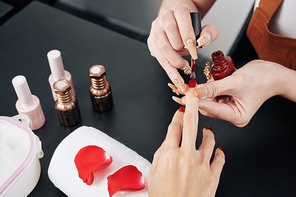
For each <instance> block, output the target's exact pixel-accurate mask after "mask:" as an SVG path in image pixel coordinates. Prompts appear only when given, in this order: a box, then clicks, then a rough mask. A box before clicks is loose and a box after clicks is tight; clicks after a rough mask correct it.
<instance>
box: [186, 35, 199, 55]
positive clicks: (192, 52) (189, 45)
mask: <svg viewBox="0 0 296 197" xmlns="http://www.w3.org/2000/svg"><path fill="white" fill-rule="evenodd" d="M185 47H186V48H187V49H188V51H189V53H190V55H191V56H192V58H193V59H195V60H196V59H197V52H196V49H195V44H194V42H193V40H191V39H189V40H187V42H186V45H185Z"/></svg>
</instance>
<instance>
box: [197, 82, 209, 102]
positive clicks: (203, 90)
mask: <svg viewBox="0 0 296 197" xmlns="http://www.w3.org/2000/svg"><path fill="white" fill-rule="evenodd" d="M194 93H195V96H196V97H198V98H201V99H203V98H205V97H206V96H207V94H208V91H207V89H206V88H205V87H204V86H200V85H198V86H197V88H196V89H195V91H194Z"/></svg>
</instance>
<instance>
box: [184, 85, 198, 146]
mask: <svg viewBox="0 0 296 197" xmlns="http://www.w3.org/2000/svg"><path fill="white" fill-rule="evenodd" d="M188 86H189V89H188V92H187V93H186V108H185V113H184V118H183V133H182V144H181V147H184V148H187V149H195V142H196V136H197V128H198V106H199V98H197V97H195V93H194V90H195V88H196V82H195V81H194V80H191V81H189V84H188Z"/></svg>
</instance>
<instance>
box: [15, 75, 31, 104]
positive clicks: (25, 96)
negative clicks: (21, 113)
mask: <svg viewBox="0 0 296 197" xmlns="http://www.w3.org/2000/svg"><path fill="white" fill-rule="evenodd" d="M12 85H13V87H14V90H15V92H16V95H17V97H18V99H19V101H20V102H21V104H23V105H30V104H32V103H33V97H32V94H31V91H30V88H29V86H28V83H27V80H26V78H25V77H24V76H22V75H18V76H16V77H14V78H13V79H12Z"/></svg>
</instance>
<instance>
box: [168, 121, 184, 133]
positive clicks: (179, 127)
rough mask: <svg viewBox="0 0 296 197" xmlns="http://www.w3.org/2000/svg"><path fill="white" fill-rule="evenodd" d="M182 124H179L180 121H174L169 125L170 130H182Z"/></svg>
mask: <svg viewBox="0 0 296 197" xmlns="http://www.w3.org/2000/svg"><path fill="white" fill-rule="evenodd" d="M182 128H183V127H182V125H180V124H178V123H175V122H172V123H171V124H170V125H169V130H178V131H180V130H182Z"/></svg>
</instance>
